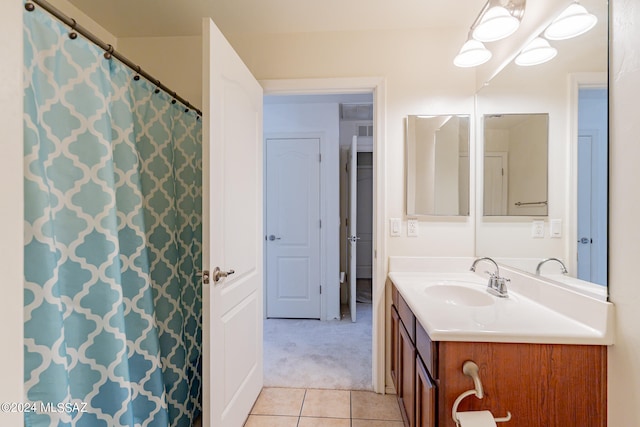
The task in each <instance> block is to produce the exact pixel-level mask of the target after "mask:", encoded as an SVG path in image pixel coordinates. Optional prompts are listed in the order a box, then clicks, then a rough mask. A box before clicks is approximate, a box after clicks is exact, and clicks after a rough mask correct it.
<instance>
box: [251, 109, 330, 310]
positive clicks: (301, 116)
mask: <svg viewBox="0 0 640 427" xmlns="http://www.w3.org/2000/svg"><path fill="white" fill-rule="evenodd" d="M339 118H340V115H339V105H338V103H326V104H325V103H308V104H298V103H295V104H265V105H264V137H265V139H266V138H268V137H270V136H275V137H282V136H286V135H291V136H293V135H298V136H300V135H304V134H307V135H309V136H318V135H320V138H321V140H320V152H321V154H322V164H321V171H320V173H321V175H322V176H321V183H320V186H321V192H322V196H321V197H322V199H321V205H322V207H321V209H322V228H323V231H324V232H323V238H322V239H323V253H322V256H323V258H324V262H323V264H322V266H321V268H322V267H324V268H323V270H324V277H323V278H324V281H323V285H322V289H323V292H322V297H323V307H324V308H323V313H324V314H323V318H325V319H339V318H340V192H339V188H340V182H339V171H338V167H339V166H338V162H339V157H340V152H339V151H340V150H339V143H340V136H339V126H338V121H339ZM325 290H326V292H325Z"/></svg>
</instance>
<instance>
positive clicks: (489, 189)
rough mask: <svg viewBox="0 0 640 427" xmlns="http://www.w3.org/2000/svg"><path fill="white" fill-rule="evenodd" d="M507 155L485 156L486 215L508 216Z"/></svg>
mask: <svg viewBox="0 0 640 427" xmlns="http://www.w3.org/2000/svg"><path fill="white" fill-rule="evenodd" d="M507 195H508V193H507V155H506V153H497V152H495V153H494V152H491V153H486V154H485V156H484V199H483V200H484V215H507V197H508V196H507Z"/></svg>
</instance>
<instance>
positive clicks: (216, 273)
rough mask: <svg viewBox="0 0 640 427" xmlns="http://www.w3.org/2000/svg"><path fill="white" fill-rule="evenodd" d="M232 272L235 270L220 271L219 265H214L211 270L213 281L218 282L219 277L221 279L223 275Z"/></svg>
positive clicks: (229, 274) (228, 274)
mask: <svg viewBox="0 0 640 427" xmlns="http://www.w3.org/2000/svg"><path fill="white" fill-rule="evenodd" d="M234 273H235V271H233V270H229V271H222V270H220V267H216V268H215V269H214V270H213V283H218V281H220V279H222V278H224V277H227V276H231V275H232V274H234Z"/></svg>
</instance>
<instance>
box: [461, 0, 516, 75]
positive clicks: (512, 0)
mask: <svg viewBox="0 0 640 427" xmlns="http://www.w3.org/2000/svg"><path fill="white" fill-rule="evenodd" d="M525 4H526V0H487V2H486V3H485V5H484V7H483V8H482V10H481V11H480V14H479V15H478V16H477V17H476V19H475V21H473V24H472V25H471V29H470V30H469V37H468V38H467V41H466V42H465V43H464V45H462V48H461V49H460V52H458V55H456V57H455V58H454V60H453V63H454V64H455V65H456V66H458V67H465V68H467V67H476V66H478V65H481V64H484V63H485V62H487V61H488V60H489V59H491V52H490V51H489V50H488V49H487V48H486V47H485V45H484V43H483V42H492V41H496V40H500V39H503V38H505V37H508V36H509V35H511V34H513V33H514V32H515V31H516V30H517V29H518V27H519V26H520V20H521V19H522V16H523V15H524V7H525Z"/></svg>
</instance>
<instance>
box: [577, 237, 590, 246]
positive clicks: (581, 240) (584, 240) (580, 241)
mask: <svg viewBox="0 0 640 427" xmlns="http://www.w3.org/2000/svg"><path fill="white" fill-rule="evenodd" d="M578 243H582V244H583V245H586V244H587V243H591V239H589V238H588V237H583V238H581V239H580V240H578Z"/></svg>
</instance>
